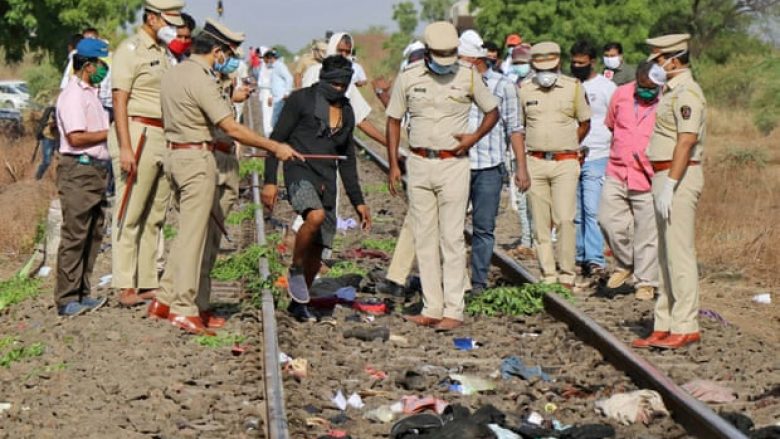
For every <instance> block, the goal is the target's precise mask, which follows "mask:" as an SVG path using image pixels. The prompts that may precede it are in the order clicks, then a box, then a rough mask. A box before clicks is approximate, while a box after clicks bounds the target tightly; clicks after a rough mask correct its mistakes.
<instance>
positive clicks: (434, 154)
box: [425, 148, 439, 159]
mask: <svg viewBox="0 0 780 439" xmlns="http://www.w3.org/2000/svg"><path fill="white" fill-rule="evenodd" d="M425 157H426V158H429V159H437V158H439V151H436V150H433V149H428V148H425Z"/></svg>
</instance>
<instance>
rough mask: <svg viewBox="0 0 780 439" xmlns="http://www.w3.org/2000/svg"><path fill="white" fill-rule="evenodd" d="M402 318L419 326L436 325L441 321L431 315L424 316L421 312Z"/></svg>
mask: <svg viewBox="0 0 780 439" xmlns="http://www.w3.org/2000/svg"><path fill="white" fill-rule="evenodd" d="M404 319H405V320H406V321H408V322H412V323H414V324H417V325H420V326H435V325H438V324H439V323H440V322H441V319H434V318H433V317H426V316H424V315H422V314H418V315H416V316H404Z"/></svg>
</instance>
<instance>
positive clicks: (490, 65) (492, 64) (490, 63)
mask: <svg viewBox="0 0 780 439" xmlns="http://www.w3.org/2000/svg"><path fill="white" fill-rule="evenodd" d="M485 64H487V68H488V70H493V69H495V68H496V60H494V59H493V58H485Z"/></svg>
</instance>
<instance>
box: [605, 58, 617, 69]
mask: <svg viewBox="0 0 780 439" xmlns="http://www.w3.org/2000/svg"><path fill="white" fill-rule="evenodd" d="M603 61H604V67H606V68H608V69H610V70H616V69H617V68H618V67H620V56H605V57H604V58H603Z"/></svg>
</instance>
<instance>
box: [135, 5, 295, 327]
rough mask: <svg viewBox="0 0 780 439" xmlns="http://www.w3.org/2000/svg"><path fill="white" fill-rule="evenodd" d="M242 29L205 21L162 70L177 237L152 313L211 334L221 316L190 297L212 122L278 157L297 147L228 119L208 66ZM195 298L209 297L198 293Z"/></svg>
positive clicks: (207, 199) (204, 215)
mask: <svg viewBox="0 0 780 439" xmlns="http://www.w3.org/2000/svg"><path fill="white" fill-rule="evenodd" d="M242 40H243V34H236V33H234V32H232V31H231V30H230V29H228V28H226V27H225V26H223V25H221V24H219V23H217V22H215V21H210V20H209V21H207V24H206V26H205V27H204V28H203V31H202V32H201V33H200V34H198V36H197V37H195V39H194V40H193V45H192V56H191V57H190V58H189V59H187V60H186V61H184V62H182V63H181V64H179V65H177V66H176V67H174V68H172V69H171V70H170V71H168V72H167V73H166V74H165V75H164V76H163V79H162V82H161V86H162V94H161V103H162V113H163V118H164V120H165V140H166V142H167V147H168V149H167V151H166V156H165V172H166V176H167V177H168V179H169V180H170V181H171V185H172V187H173V188H174V196H175V199H176V200H177V201H178V203H176V204H177V205H178V209H179V233H178V234H177V237H176V238H175V241H174V243H173V247H172V249H171V255H170V257H169V258H168V267H167V269H166V270H165V274H164V275H163V278H162V281H161V282H160V284H161V285H160V292H159V294H158V295H157V298H156V299H155V300H153V301H152V303H151V304H150V305H149V310H148V314H149V316H150V317H156V318H167V319H168V320H169V321H171V323H172V324H173V325H174V326H177V327H179V328H181V329H183V330H185V331H187V332H190V333H194V334H206V335H213V334H214V333H213V332H211V331H210V330H209V329H208V327H209V326H211V327H218V326H221V325H222V324H223V323H224V321H222V320H221V319H216V318H213V316H211V315H210V314H208V313H207V312H206V311H207V310H205V309H199V308H198V305H197V304H196V297H197V293H198V282H199V279H200V269H201V264H202V261H203V254H204V247H205V244H206V235H207V231H208V227H209V224H208V223H209V221H210V215H209V212H211V210H212V208H213V203H214V194H215V190H216V183H217V167H216V162H215V160H214V156H213V153H212V151H213V135H212V129H213V127H214V126H215V125H216V126H218V127H219V128H220V129H221V130H222V131H224V132H225V133H226V134H227V135H228V136H230V137H231V138H233V139H234V140H236V141H239V142H241V143H243V144H245V145H248V146H253V147H257V148H263V149H266V150H268V151H269V152H271V153H272V154H274V155H276V157H277V158H279V159H280V160H289V159H290V158H292V157H294V156H296V157H300V156H299V155H298V154H297V153H295V152H294V151H292V149H291V148H290V147H289V146H287V145H284V144H280V143H277V142H274V141H271V140H268V139H266V138H263V137H260V136H259V135H257V134H255V133H254V132H252V131H251V130H249V129H248V128H247V127H245V126H243V125H240V124H239V123H238V122H236V120H235V119H234V118H233V110H232V108H231V107H232V105H231V103H230V101H229V100H228V99H227V98H226V97H225V96H224V95H223V93H222V92H221V90H220V86H219V83H218V80H217V78H216V77H215V75H214V71H215V70H216V71H223V69H224V66H226V65H229V64H230V63H232V62H233V60H232V58H233V57H234V51H235V49H236V47H237V46H238V44H239V42H240V41H242ZM198 302H199V303H208V298H207V297H205V298H200V299H199V300H198Z"/></svg>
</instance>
